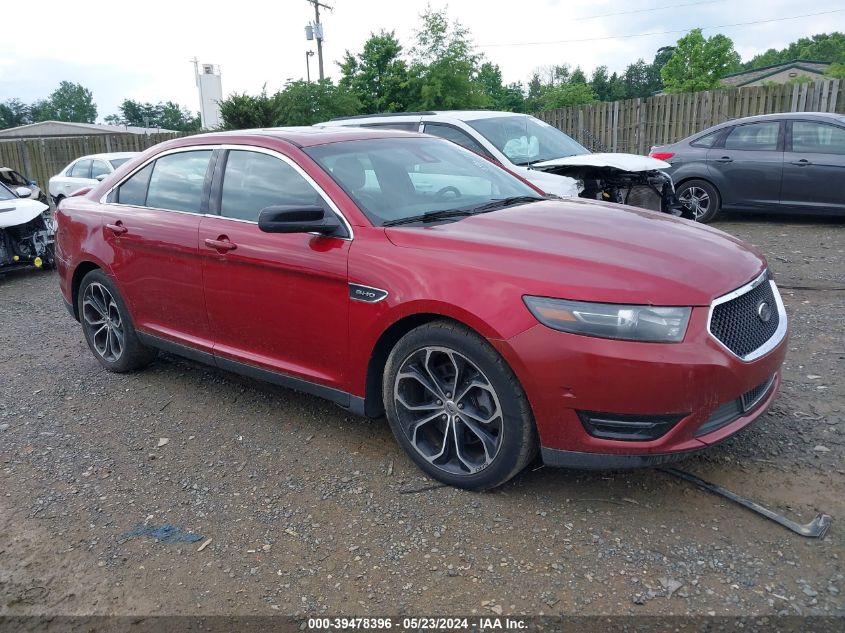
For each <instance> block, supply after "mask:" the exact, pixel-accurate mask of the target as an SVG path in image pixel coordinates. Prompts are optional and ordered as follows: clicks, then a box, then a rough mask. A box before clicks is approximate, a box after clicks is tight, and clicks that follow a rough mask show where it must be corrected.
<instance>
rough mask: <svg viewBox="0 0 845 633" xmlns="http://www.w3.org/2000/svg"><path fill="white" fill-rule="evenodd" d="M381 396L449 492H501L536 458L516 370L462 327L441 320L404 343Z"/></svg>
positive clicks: (420, 459)
mask: <svg viewBox="0 0 845 633" xmlns="http://www.w3.org/2000/svg"><path fill="white" fill-rule="evenodd" d="M382 395H383V398H384V407H385V411H386V413H387V419H388V422H389V423H390V428H391V429H392V431H393V434H394V435H395V437H396V439H397V441H398V442H399V444H400V445H401V446H402V448H403V449H404V450H405V452H407V453H408V455H409V456H410V457H411V459H412V460H414V462H415V463H416V464H417V466H419V467H420V468H421V469H422V470H423V471H424V472H425V473H426V474H427V475H429V476H430V477H432V478H434V479H436V480H438V481H441V482H443V483H445V484H448V485H450V486H456V487H458V488H466V489H469V490H486V489H489V488H495V487H496V486H499V485H501V484H503V483H505V482H506V481H508V480H509V479H511V478H512V477H514V476H515V475H516V474H517V473H519V472H520V471H521V470H523V469H524V468H525V466H527V465H528V463H529V462H530V461H531V460H532V459H533V458H534V456H535V455H536V454H537V446H538V442H537V431H536V427H535V425H534V418H533V416H532V414H531V409H530V407H529V404H528V399H527V398H526V397H525V393H524V392H523V390H522V387H521V385H520V384H519V381H518V380H517V378H516V376H515V375H514V373H513V371H511V369H510V367H508V365H507V364H506V363H505V361H504V359H503V358H502V357H501V356H500V355H499V354H498V353H497V352H496V350H494V349H493V348H492V347H491V346H490V344H489V343H488V342H487V341H486V340H484V338H482V337H481V336H479V335H478V334H476V333H475V332H473V331H472V330H470V329H468V328H466V327H464V326H462V325H459V324H457V323H453V322H449V321H434V322H432V323H427V324H425V325H422V326H420V327H418V328H415V329H414V330H411V331H410V332H409V333H408V334H406V335H405V336H404V337H402V339H400V340H399V342H398V343H397V344H396V346H395V347H394V348H393V350H392V352H391V353H390V356H389V357H388V360H387V364H386V366H385V372H384V382H383V393H382Z"/></svg>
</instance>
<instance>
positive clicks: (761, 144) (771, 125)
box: [725, 121, 780, 152]
mask: <svg viewBox="0 0 845 633" xmlns="http://www.w3.org/2000/svg"><path fill="white" fill-rule="evenodd" d="M779 136H780V123H778V122H777V121H767V122H765V123H749V124H748V125H738V126H736V127H735V128H734V129H733V130H731V131H730V133H729V134H728V137H727V138H726V139H725V149H738V150H751V151H758V152H763V151H775V150H776V149H777V148H778V137H779Z"/></svg>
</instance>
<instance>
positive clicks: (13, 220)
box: [0, 198, 49, 229]
mask: <svg viewBox="0 0 845 633" xmlns="http://www.w3.org/2000/svg"><path fill="white" fill-rule="evenodd" d="M47 209H49V207H48V206H47V205H46V204H42V203H40V202H38V201H37V200H31V199H29V198H16V199H14V200H3V201H0V229H7V228H9V227H12V226H18V225H19V224H26V223H27V222H29V221H30V220H34V219H35V218H37V217H38V216H39V215H41V214H42V213H44V212H45V211H46V210H47Z"/></svg>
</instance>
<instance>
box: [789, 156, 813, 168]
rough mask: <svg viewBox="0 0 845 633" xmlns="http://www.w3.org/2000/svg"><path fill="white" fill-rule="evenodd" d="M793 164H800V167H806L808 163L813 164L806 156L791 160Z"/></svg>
mask: <svg viewBox="0 0 845 633" xmlns="http://www.w3.org/2000/svg"><path fill="white" fill-rule="evenodd" d="M791 162H792V164H793V165H798V166H799V167H806V166H807V165H812V164H813V163H811V162H810V161H808V160H807V159H806V158H802V159H801V160H793V161H791Z"/></svg>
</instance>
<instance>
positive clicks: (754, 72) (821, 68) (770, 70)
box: [722, 59, 831, 88]
mask: <svg viewBox="0 0 845 633" xmlns="http://www.w3.org/2000/svg"><path fill="white" fill-rule="evenodd" d="M830 66H831V62H822V61H813V60H810V59H793V60H792V61H789V62H783V63H781V64H772V65H771V66H763V67H761V68H752V69H751V70H743V71H741V72H738V73H731V74H730V75H725V76H724V77H722V84H723V85H726V86H733V87H734V88H739V87H741V86H745V85H747V84H750V83H753V82H755V81H760V80H761V79H765V78H766V77H770V76H772V75H776V74H777V73H779V72H783V71H784V70H789V69H791V68H795V69H796V70H803V71H805V72H808V73H812V74H817V75H824V73H825V72H826V71H827V69H828V68H830Z"/></svg>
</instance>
